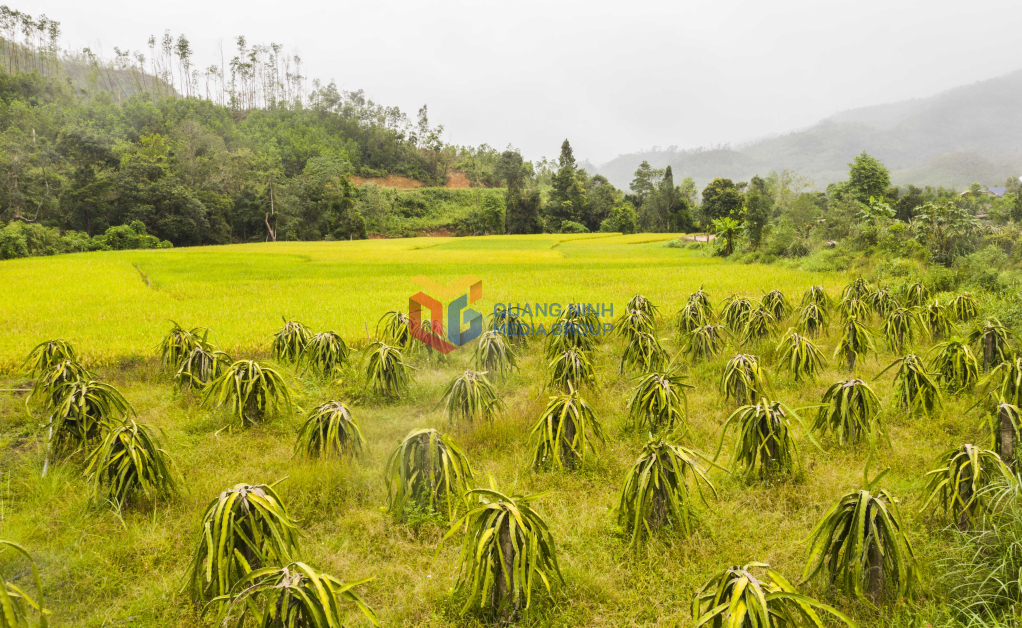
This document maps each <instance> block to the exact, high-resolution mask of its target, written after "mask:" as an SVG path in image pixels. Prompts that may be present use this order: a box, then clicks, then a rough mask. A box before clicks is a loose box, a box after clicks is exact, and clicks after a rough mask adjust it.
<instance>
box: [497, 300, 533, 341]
mask: <svg viewBox="0 0 1022 628" xmlns="http://www.w3.org/2000/svg"><path fill="white" fill-rule="evenodd" d="M490 330H491V331H495V332H497V333H499V334H501V335H502V336H504V337H505V338H507V339H508V340H509V341H510V342H511V344H514V345H522V344H525V342H526V341H527V340H528V339H529V335H530V332H531V326H530V325H529V323H528V322H527V321H526V320H525V318H524V316H522V312H521V310H520V309H519V308H518V306H514V307H509V308H504V309H501V310H499V311H494V313H493V315H492V316H491V318H490Z"/></svg>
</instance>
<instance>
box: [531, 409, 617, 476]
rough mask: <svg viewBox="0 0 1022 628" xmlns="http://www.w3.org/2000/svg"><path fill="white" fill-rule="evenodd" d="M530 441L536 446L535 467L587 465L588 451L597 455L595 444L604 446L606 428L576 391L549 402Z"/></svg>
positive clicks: (533, 430) (533, 429) (572, 467)
mask: <svg viewBox="0 0 1022 628" xmlns="http://www.w3.org/2000/svg"><path fill="white" fill-rule="evenodd" d="M530 437H531V439H532V440H533V441H534V444H535V453H534V455H533V465H534V466H535V467H546V466H556V467H559V468H562V469H564V468H566V469H574V468H575V466H576V464H580V463H584V462H585V456H586V451H587V450H589V451H592V452H593V453H594V454H595V453H596V449H595V447H594V445H593V441H598V442H599V443H600V444H603V443H604V442H605V438H604V435H603V426H602V425H600V421H599V420H598V419H597V418H596V414H595V413H593V410H592V408H591V407H590V406H589V404H587V403H586V402H585V400H584V399H582V397H581V396H580V395H579V393H578V391H576V390H571V391H569V392H568V394H566V395H558V396H556V397H551V398H550V402H549V403H547V406H546V409H545V410H543V415H542V416H541V417H540V419H539V421H538V422H537V423H536V425H535V426H533V428H532V431H531V433H530Z"/></svg>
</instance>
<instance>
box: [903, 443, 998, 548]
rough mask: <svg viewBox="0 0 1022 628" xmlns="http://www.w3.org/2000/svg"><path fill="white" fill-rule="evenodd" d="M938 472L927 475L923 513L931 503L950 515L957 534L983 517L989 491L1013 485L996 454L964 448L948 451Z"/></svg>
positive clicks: (939, 462)
mask: <svg viewBox="0 0 1022 628" xmlns="http://www.w3.org/2000/svg"><path fill="white" fill-rule="evenodd" d="M937 464H938V465H939V467H938V468H936V469H934V470H933V471H930V472H929V473H927V474H926V477H927V478H929V482H928V483H927V485H926V492H927V493H928V494H929V497H927V499H926V503H925V504H923V508H922V509H923V510H925V509H926V507H927V506H929V505H930V504H931V503H932V504H934V506H935V507H939V508H941V509H942V510H943V511H944V512H945V513H950V514H951V515H952V517H954V519H955V523H956V524H957V525H958V529H959V530H968V529H969V524H970V523H971V522H973V521H975V518H976V517H977V516H978V515H980V514H983V513H984V512H985V510H986V507H987V499H986V497H987V496H988V495H989V490H987V489H989V488H990V487H991V486H994V485H996V484H1004V483H1010V482H1011V481H1013V479H1014V476H1012V474H1011V471H1010V470H1009V469H1008V467H1007V466H1006V465H1005V464H1004V462H1002V461H1001V458H1000V456H998V455H997V454H996V453H994V452H992V451H989V450H986V449H980V448H979V447H976V446H975V445H969V444H965V445H962V446H961V447H958V448H956V449H949V450H948V451H945V452H944V453H942V454H940V456H938V457H937Z"/></svg>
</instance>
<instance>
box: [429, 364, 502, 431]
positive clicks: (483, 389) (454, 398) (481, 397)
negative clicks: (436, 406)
mask: <svg viewBox="0 0 1022 628" xmlns="http://www.w3.org/2000/svg"><path fill="white" fill-rule="evenodd" d="M440 404H441V405H443V406H444V414H446V415H447V417H448V418H449V419H450V420H451V422H452V423H457V422H458V420H459V419H463V420H465V421H468V422H469V423H472V422H474V421H492V420H493V418H494V417H495V416H496V415H497V414H498V413H499V412H500V411H501V410H503V408H504V404H503V403H502V402H501V400H500V398H499V397H497V391H496V390H494V388H493V384H491V383H490V380H488V379H486V373H485V372H483V373H478V372H476V371H465V372H464V373H463V374H461V375H460V376H459V377H456V378H455V379H454V381H453V382H451V383H450V385H449V386H448V387H447V390H445V391H444V394H443V397H441V399H440Z"/></svg>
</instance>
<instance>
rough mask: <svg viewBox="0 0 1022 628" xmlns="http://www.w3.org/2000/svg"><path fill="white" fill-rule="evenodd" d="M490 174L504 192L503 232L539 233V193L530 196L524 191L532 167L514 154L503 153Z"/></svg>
mask: <svg viewBox="0 0 1022 628" xmlns="http://www.w3.org/2000/svg"><path fill="white" fill-rule="evenodd" d="M493 172H494V177H495V178H496V179H497V182H498V184H500V183H503V185H504V187H505V188H506V192H505V193H504V206H505V208H506V209H505V220H504V231H505V232H506V233H539V232H541V231H542V230H543V226H542V224H541V220H540V200H539V193H538V192H534V193H530V192H529V191H528V189H527V185H528V182H529V180H530V179H531V178H532V164H529V163H526V162H525V161H523V160H522V155H521V153H519V152H518V151H517V150H506V151H504V152H503V153H501V154H500V158H499V159H498V160H497V163H496V165H495V166H494V171H493Z"/></svg>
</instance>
